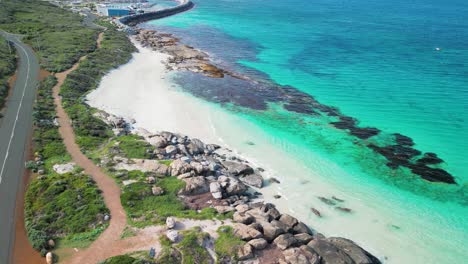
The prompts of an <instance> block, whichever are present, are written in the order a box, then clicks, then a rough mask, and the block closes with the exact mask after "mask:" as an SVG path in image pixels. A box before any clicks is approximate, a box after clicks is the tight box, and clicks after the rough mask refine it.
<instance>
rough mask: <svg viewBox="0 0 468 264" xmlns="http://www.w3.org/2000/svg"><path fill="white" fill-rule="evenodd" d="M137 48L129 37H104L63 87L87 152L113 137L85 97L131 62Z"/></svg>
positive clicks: (65, 101)
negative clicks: (106, 76)
mask: <svg viewBox="0 0 468 264" xmlns="http://www.w3.org/2000/svg"><path fill="white" fill-rule="evenodd" d="M134 51H135V47H134V46H133V45H132V43H131V42H130V40H129V39H128V38H127V35H126V34H125V33H123V32H119V31H117V30H114V29H108V30H107V31H105V33H104V37H103V40H102V43H101V47H100V48H99V49H97V50H95V51H94V52H92V53H90V54H89V55H88V56H87V59H86V60H83V61H82V62H81V63H80V66H79V67H78V68H77V69H76V70H75V71H73V72H72V73H70V74H69V75H68V77H67V79H66V80H65V82H64V84H63V85H62V89H61V93H60V94H61V95H62V97H63V106H64V108H65V110H66V111H67V113H68V116H69V117H70V118H71V119H72V120H73V128H74V131H75V134H76V138H77V143H78V144H79V145H80V147H81V148H82V150H84V151H85V152H89V151H93V150H96V149H97V148H98V147H99V146H101V145H102V144H103V143H104V142H106V141H107V140H108V139H109V138H110V137H111V136H112V131H111V130H110V127H109V126H108V125H107V124H106V123H104V121H102V120H101V119H99V118H97V117H95V116H94V113H95V112H96V110H95V109H92V108H91V107H89V106H88V105H87V104H86V102H85V95H86V94H87V93H88V92H89V91H91V90H93V89H95V88H96V87H97V86H98V84H99V81H100V79H101V78H102V77H103V76H104V75H105V74H106V73H107V72H109V71H110V70H112V69H114V68H116V67H118V66H120V65H122V64H124V63H126V62H128V61H129V60H130V58H131V54H132V52H134Z"/></svg>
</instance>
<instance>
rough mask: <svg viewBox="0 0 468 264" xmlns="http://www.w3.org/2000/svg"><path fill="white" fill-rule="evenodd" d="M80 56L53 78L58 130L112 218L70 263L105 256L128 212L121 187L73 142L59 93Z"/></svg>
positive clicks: (120, 231) (117, 236)
mask: <svg viewBox="0 0 468 264" xmlns="http://www.w3.org/2000/svg"><path fill="white" fill-rule="evenodd" d="M102 34H103V33H100V35H99V38H98V47H100V42H101V40H102ZM85 58H86V56H85V57H82V58H81V59H80V61H79V62H78V63H76V64H75V65H73V67H72V68H70V69H68V70H67V71H64V72H61V73H57V74H56V75H55V77H56V78H57V80H58V82H57V85H55V87H54V88H53V96H54V101H55V106H56V112H57V117H58V118H57V119H58V123H59V125H60V127H59V132H60V135H61V136H62V139H63V142H64V144H65V146H66V148H67V151H68V152H69V153H70V155H71V157H72V159H73V161H74V162H75V163H76V164H77V165H78V166H80V167H82V168H83V169H84V172H85V173H86V174H88V175H91V176H92V177H93V179H94V180H95V181H96V183H97V186H98V187H99V189H101V190H102V195H103V197H104V202H105V204H106V206H107V208H109V211H110V214H111V219H110V224H109V227H108V228H107V229H106V230H105V231H104V232H103V233H102V234H101V235H100V236H99V238H98V239H97V240H96V241H95V242H94V243H93V244H91V246H90V247H89V248H87V249H85V250H82V251H79V252H77V253H76V254H74V255H73V257H72V258H71V259H70V261H69V263H77V264H82V263H97V262H99V261H101V260H103V259H105V255H106V254H105V253H106V251H107V249H108V248H109V247H110V246H111V244H112V243H113V242H115V241H117V240H119V239H120V235H121V233H122V231H123V230H124V228H125V226H126V224H127V215H126V214H125V211H124V209H123V207H122V205H121V203H120V188H119V186H118V185H117V184H116V183H115V182H114V180H113V179H112V178H111V177H109V176H107V175H106V174H104V173H103V172H102V171H101V169H100V168H99V167H98V166H96V165H95V164H94V163H93V162H92V161H91V160H89V159H88V158H87V157H86V156H85V155H84V154H83V153H82V152H81V150H80V147H79V146H78V144H76V142H75V134H74V132H73V127H72V125H71V120H70V118H69V117H68V115H67V113H66V112H65V110H64V109H63V107H62V98H61V97H60V96H59V93H60V88H61V87H62V84H63V82H64V81H65V79H66V77H67V76H68V74H70V73H71V72H72V71H74V70H76V69H77V68H78V66H79V64H80V62H81V61H82V60H83V59H85Z"/></svg>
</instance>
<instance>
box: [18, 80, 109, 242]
mask: <svg viewBox="0 0 468 264" xmlns="http://www.w3.org/2000/svg"><path fill="white" fill-rule="evenodd" d="M55 84H56V80H55V78H54V77H48V78H46V79H45V80H44V81H42V82H41V83H40V85H39V89H38V96H37V101H36V104H35V106H34V109H35V115H34V123H35V124H36V126H35V131H34V134H33V138H34V148H35V150H36V152H38V153H39V155H40V156H41V157H42V159H43V161H44V163H45V165H44V169H45V175H44V176H41V177H37V178H35V179H33V180H32V181H31V183H30V184H29V187H28V189H27V191H26V194H25V222H26V230H27V233H28V237H29V239H30V241H31V243H32V245H33V247H34V248H35V249H36V250H39V251H43V250H44V249H47V241H48V239H57V238H64V237H66V238H65V239H64V241H68V242H75V244H76V243H78V242H79V243H80V244H86V243H88V244H89V241H92V240H94V239H96V238H97V236H98V235H99V234H100V233H101V232H102V231H103V230H104V228H105V225H103V224H101V223H100V220H101V219H100V217H102V216H103V215H104V214H105V213H108V210H107V208H106V207H105V205H104V201H103V199H102V196H101V194H100V191H99V189H98V188H97V186H96V184H95V183H94V181H93V180H92V179H91V177H89V176H86V175H83V174H80V173H79V171H80V170H79V169H76V170H75V171H73V172H72V173H67V174H63V175H60V174H57V173H55V172H54V171H53V170H52V168H51V167H52V165H54V164H57V163H63V162H67V161H69V160H70V157H69V155H68V153H67V151H66V149H65V146H64V144H63V142H62V139H61V138H60V135H59V133H58V129H57V127H56V126H54V125H53V118H55V111H54V109H55V108H54V102H53V99H52V96H51V93H52V87H53V86H54V85H55ZM27 166H28V167H29V168H33V169H34V168H36V169H37V165H35V164H34V165H33V163H28V164H27Z"/></svg>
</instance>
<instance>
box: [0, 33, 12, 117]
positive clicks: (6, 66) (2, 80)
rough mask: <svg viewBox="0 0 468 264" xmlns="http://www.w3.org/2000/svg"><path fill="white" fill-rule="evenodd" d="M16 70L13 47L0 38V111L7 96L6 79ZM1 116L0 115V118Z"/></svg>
mask: <svg viewBox="0 0 468 264" xmlns="http://www.w3.org/2000/svg"><path fill="white" fill-rule="evenodd" d="M15 69H16V52H15V47H14V46H13V45H10V44H9V43H8V42H7V41H6V39H5V38H3V37H2V36H0V110H1V109H2V108H3V106H4V104H5V98H6V97H7V95H8V90H9V85H8V82H7V81H8V79H9V78H10V77H11V76H12V75H13V73H14V72H15ZM1 117H2V115H1V114H0V118H1Z"/></svg>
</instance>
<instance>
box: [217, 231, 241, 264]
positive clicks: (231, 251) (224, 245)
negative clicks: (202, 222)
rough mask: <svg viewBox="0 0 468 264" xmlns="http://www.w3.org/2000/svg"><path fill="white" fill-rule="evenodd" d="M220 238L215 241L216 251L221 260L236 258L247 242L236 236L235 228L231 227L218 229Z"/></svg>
mask: <svg viewBox="0 0 468 264" xmlns="http://www.w3.org/2000/svg"><path fill="white" fill-rule="evenodd" d="M217 232H218V234H219V237H218V239H217V240H216V241H215V245H214V249H215V252H216V254H217V255H218V257H219V258H220V259H223V258H234V259H235V258H236V254H237V251H238V250H239V248H240V247H242V246H243V245H244V244H245V242H244V241H242V239H240V238H238V237H236V236H234V234H233V228H232V227H230V226H221V227H219V228H218V231H217Z"/></svg>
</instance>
